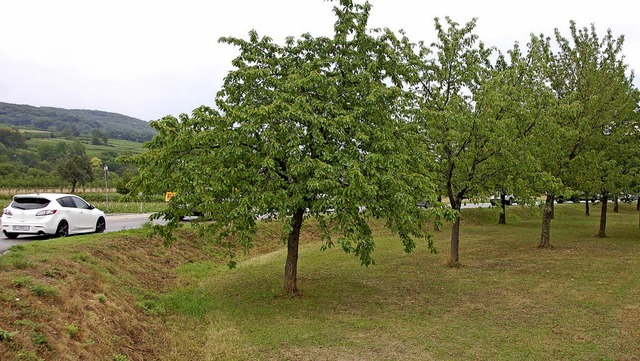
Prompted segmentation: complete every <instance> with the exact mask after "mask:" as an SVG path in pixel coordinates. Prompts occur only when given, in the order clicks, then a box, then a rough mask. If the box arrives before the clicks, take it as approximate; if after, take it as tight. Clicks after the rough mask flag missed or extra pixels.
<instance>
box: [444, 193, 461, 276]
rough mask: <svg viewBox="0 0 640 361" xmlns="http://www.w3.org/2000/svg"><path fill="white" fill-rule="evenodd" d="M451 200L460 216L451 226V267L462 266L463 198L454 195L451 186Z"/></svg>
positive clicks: (449, 263) (452, 205) (449, 264)
mask: <svg viewBox="0 0 640 361" xmlns="http://www.w3.org/2000/svg"><path fill="white" fill-rule="evenodd" d="M449 202H451V208H453V209H454V210H455V211H457V212H458V216H457V218H456V220H455V222H453V225H452V226H451V257H450V258H449V262H448V264H447V265H448V266H449V267H460V253H459V247H460V219H461V217H462V216H461V215H460V206H461V202H462V198H460V199H459V200H458V199H457V198H456V197H454V195H453V190H452V189H451V188H449Z"/></svg>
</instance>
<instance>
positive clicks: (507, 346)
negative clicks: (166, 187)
mask: <svg viewBox="0 0 640 361" xmlns="http://www.w3.org/2000/svg"><path fill="white" fill-rule="evenodd" d="M598 211H599V208H598V209H596V207H594V208H593V209H592V216H590V217H585V216H584V215H583V213H584V210H583V208H582V207H581V206H578V205H562V206H558V208H557V216H556V219H555V220H554V221H553V223H552V230H551V235H552V242H551V243H552V244H553V246H554V248H553V249H544V250H542V249H538V248H537V247H536V246H537V244H538V242H539V237H540V235H539V233H540V221H541V220H540V215H539V210H538V209H529V208H520V207H510V208H509V209H508V224H507V225H504V226H500V225H498V224H497V220H498V213H497V210H496V209H477V210H463V221H462V232H461V243H460V250H461V253H460V257H461V258H460V261H461V263H462V266H461V267H460V268H457V269H452V268H447V267H446V266H445V264H446V262H447V260H448V255H449V247H448V239H449V232H448V231H447V229H448V227H447V228H445V230H444V231H442V232H439V233H437V234H436V235H435V238H436V245H437V247H438V250H439V253H438V254H435V255H434V254H431V253H429V251H428V247H427V245H426V244H419V246H418V248H417V249H416V251H415V252H414V253H412V254H405V253H404V252H403V251H402V246H401V244H400V241H399V240H398V239H397V237H394V236H393V235H392V234H391V233H389V232H388V231H386V230H384V228H383V222H382V221H381V220H380V221H372V222H371V226H372V227H373V230H374V236H375V241H376V249H375V253H374V257H375V260H376V265H374V266H370V267H367V268H365V267H362V266H360V262H359V261H358V259H357V258H356V257H354V256H353V255H348V254H344V253H343V252H342V251H341V250H340V248H333V249H330V250H327V251H320V246H321V244H320V243H319V241H318V230H317V228H316V227H315V222H313V221H312V220H311V221H308V222H307V223H306V224H305V227H304V228H303V232H302V244H301V252H300V260H299V264H298V266H299V268H298V286H299V288H300V289H301V291H302V295H301V296H300V297H293V298H292V297H290V296H288V295H286V294H284V292H283V271H284V261H285V256H286V254H285V252H286V251H285V247H284V245H283V244H282V242H281V241H280V237H279V230H280V226H279V225H278V224H277V223H275V222H271V223H261V224H260V225H259V231H258V236H257V238H256V240H255V241H256V242H255V247H254V248H253V249H252V250H251V251H250V252H249V253H248V254H242V253H241V254H240V255H239V259H238V265H237V268H236V269H234V270H230V269H228V268H227V267H226V266H225V265H226V261H227V260H226V259H225V258H224V256H223V255H224V252H225V250H224V249H221V248H218V247H216V246H215V244H213V243H212V242H211V240H209V239H207V238H206V237H204V238H203V237H198V235H197V234H196V232H194V231H193V230H192V229H190V227H189V225H188V224H187V225H186V229H183V230H179V231H178V232H177V233H176V240H175V242H174V243H173V244H172V245H171V247H168V248H166V247H163V246H162V240H161V239H160V238H158V237H151V238H149V237H148V234H147V233H146V232H147V231H148V229H141V230H130V231H123V232H115V233H106V234H92V235H82V236H74V237H66V238H59V239H53V240H46V241H44V240H43V241H34V242H29V243H25V244H21V245H18V246H15V247H13V248H11V250H10V252H9V253H7V254H5V255H3V256H1V257H0V332H5V333H6V335H7V336H6V338H7V339H5V340H1V341H0V359H3V360H4V359H6V360H13V359H46V360H49V359H51V360H55V359H65V358H68V357H69V356H68V355H74V356H75V358H76V359H100V360H102V359H104V360H109V359H115V357H116V356H117V357H119V359H130V360H142V359H154V360H155V359H157V360H185V359H189V360H254V359H259V360H469V359H472V360H636V359H638V356H637V355H640V331H639V330H640V304H639V303H638V300H640V277H638V274H640V257H638V254H640V227H638V226H639V225H638V213H637V212H636V211H635V208H633V207H632V206H629V205H623V206H622V212H621V213H618V214H616V213H613V212H611V213H610V214H609V219H608V237H607V238H603V239H600V238H596V237H595V234H596V233H597V228H598V220H599V214H598Z"/></svg>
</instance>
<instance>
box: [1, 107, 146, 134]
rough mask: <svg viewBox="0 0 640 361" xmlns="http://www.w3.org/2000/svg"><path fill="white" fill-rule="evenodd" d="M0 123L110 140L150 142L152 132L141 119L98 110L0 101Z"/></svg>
mask: <svg viewBox="0 0 640 361" xmlns="http://www.w3.org/2000/svg"><path fill="white" fill-rule="evenodd" d="M0 124H5V125H12V126H16V127H20V128H31V129H38V130H44V131H50V132H55V133H63V132H65V133H69V134H72V135H75V136H86V135H91V132H92V131H94V130H99V131H101V132H103V133H105V132H106V134H107V136H108V137H109V138H110V139H124V140H131V141H135V142H144V141H147V140H150V139H151V138H153V136H154V135H155V131H154V130H153V129H152V128H151V127H150V126H149V124H148V123H147V122H145V121H143V120H140V119H136V118H133V117H129V116H126V115H122V114H116V113H109V112H103V111H99V110H81V109H62V108H51V107H34V106H31V105H19V104H10V103H2V102H0Z"/></svg>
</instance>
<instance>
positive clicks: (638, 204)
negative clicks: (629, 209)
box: [636, 194, 640, 211]
mask: <svg viewBox="0 0 640 361" xmlns="http://www.w3.org/2000/svg"><path fill="white" fill-rule="evenodd" d="M636 211H640V194H638V201H637V203H636Z"/></svg>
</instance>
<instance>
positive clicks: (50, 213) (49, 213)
mask: <svg viewBox="0 0 640 361" xmlns="http://www.w3.org/2000/svg"><path fill="white" fill-rule="evenodd" d="M57 211H58V210H57V209H47V210H44V211H40V212H38V213H36V217H41V216H50V215H52V214H56V212H57Z"/></svg>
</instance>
